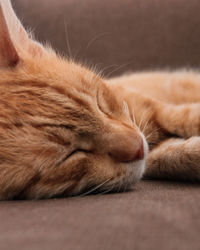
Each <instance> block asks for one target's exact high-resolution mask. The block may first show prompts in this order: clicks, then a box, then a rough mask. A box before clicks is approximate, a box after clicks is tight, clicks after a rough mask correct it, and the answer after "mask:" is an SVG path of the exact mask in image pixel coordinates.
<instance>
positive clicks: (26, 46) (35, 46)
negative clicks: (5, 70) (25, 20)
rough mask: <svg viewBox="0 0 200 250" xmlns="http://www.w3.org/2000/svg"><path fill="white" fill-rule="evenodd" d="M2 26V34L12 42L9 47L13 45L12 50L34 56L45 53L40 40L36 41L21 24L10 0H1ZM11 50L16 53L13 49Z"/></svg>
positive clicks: (0, 21) (0, 18) (0, 14)
mask: <svg viewBox="0 0 200 250" xmlns="http://www.w3.org/2000/svg"><path fill="white" fill-rule="evenodd" d="M0 26H1V27H0V35H1V36H2V35H4V36H6V37H7V38H8V40H9V43H10V44H12V46H9V48H11V47H13V48H12V49H11V50H16V54H19V56H20V54H23V53H26V54H27V53H28V54H31V55H33V56H37V55H39V56H40V55H42V54H43V53H45V49H44V47H43V46H42V45H41V44H40V43H39V42H36V41H34V40H33V39H32V38H31V35H30V34H29V33H28V32H27V31H26V30H25V28H24V27H23V25H22V24H21V22H20V20H19V19H18V17H17V16H16V14H15V12H14V10H13V8H12V5H11V1H10V0H0ZM7 38H6V39H7ZM1 40H2V39H1ZM4 41H5V39H4ZM0 46H1V44H0ZM11 52H12V55H14V53H13V51H11ZM15 56H16V55H15Z"/></svg>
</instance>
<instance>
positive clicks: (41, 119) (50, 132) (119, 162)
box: [0, 0, 200, 200]
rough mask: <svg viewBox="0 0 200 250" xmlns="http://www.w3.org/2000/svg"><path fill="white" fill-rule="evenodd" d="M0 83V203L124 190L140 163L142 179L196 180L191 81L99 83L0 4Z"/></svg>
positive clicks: (195, 80)
mask: <svg viewBox="0 0 200 250" xmlns="http://www.w3.org/2000/svg"><path fill="white" fill-rule="evenodd" d="M0 74H1V78H0V95H1V99H0V111H1V112H0V199H1V200H3V199H14V198H28V199H30V198H34V199H36V198H50V197H58V196H69V195H77V194H87V193H90V192H93V191H99V192H109V191H112V190H115V191H120V190H126V189H129V188H130V187H132V185H133V184H134V183H136V182H137V181H138V180H139V179H140V178H141V177H142V175H143V173H144V169H145V162H146V165H147V169H146V172H145V176H146V177H154V178H172V179H183V180H200V168H199V166H198V161H199V158H200V156H199V155H200V154H199V151H200V147H199V145H200V138H199V137H198V135H199V133H200V115H199V104H198V101H199V100H200V96H199V94H198V93H200V92H199V89H200V83H199V82H200V75H199V74H198V73H195V72H176V73H167V72H166V73H160V72H158V73H140V74H133V75H127V76H122V77H119V78H115V79H109V80H108V79H102V78H101V77H100V76H99V75H98V74H96V73H95V72H92V71H90V70H88V69H86V68H84V67H82V66H81V65H78V64H75V63H74V62H73V61H70V60H67V59H65V58H61V57H60V56H58V55H57V54H56V53H55V52H54V51H53V50H52V49H50V48H47V47H44V46H43V45H41V44H39V43H37V42H36V41H34V40H33V39H32V38H31V36H30V34H28V33H27V32H26V31H25V29H24V28H23V27H22V25H21V23H20V21H19V20H18V19H17V17H16V15H15V13H14V12H13V9H12V7H11V4H10V1H9V0H1V5H0ZM193 136H194V137H193ZM147 141H148V144H149V147H150V150H151V151H150V153H149V154H148V145H147Z"/></svg>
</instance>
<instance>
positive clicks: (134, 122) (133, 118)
mask: <svg viewBox="0 0 200 250" xmlns="http://www.w3.org/2000/svg"><path fill="white" fill-rule="evenodd" d="M132 111H133V113H132V121H133V124H136V119H135V111H134V109H133V108H132Z"/></svg>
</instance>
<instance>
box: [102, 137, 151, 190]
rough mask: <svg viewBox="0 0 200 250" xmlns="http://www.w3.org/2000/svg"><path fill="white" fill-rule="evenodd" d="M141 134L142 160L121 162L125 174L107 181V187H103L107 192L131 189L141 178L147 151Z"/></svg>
mask: <svg viewBox="0 0 200 250" xmlns="http://www.w3.org/2000/svg"><path fill="white" fill-rule="evenodd" d="M141 136H142V138H143V145H144V158H143V159H142V160H138V161H133V162H129V163H125V164H123V168H124V169H126V171H125V172H126V174H125V175H124V176H121V177H119V178H118V179H115V180H113V181H112V182H110V183H108V185H107V187H106V188H105V189H106V190H108V192H109V189H110V191H111V192H124V191H128V190H131V189H132V188H133V187H134V185H135V184H136V183H137V182H139V181H140V180H141V178H142V176H143V174H144V172H145V166H146V165H145V162H146V157H147V155H148V151H149V147H148V144H147V141H146V139H145V137H144V135H143V134H141ZM106 190H105V192H106Z"/></svg>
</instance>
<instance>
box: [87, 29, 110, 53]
mask: <svg viewBox="0 0 200 250" xmlns="http://www.w3.org/2000/svg"><path fill="white" fill-rule="evenodd" d="M106 35H109V33H108V32H102V33H100V34H97V35H96V36H94V37H92V38H91V39H90V40H89V42H88V44H87V46H86V51H87V50H88V49H89V48H90V46H91V45H92V44H93V43H94V42H95V41H96V40H97V39H99V38H100V37H103V36H106Z"/></svg>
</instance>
